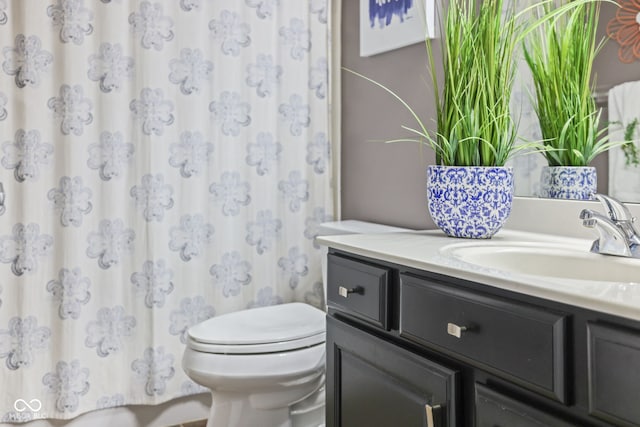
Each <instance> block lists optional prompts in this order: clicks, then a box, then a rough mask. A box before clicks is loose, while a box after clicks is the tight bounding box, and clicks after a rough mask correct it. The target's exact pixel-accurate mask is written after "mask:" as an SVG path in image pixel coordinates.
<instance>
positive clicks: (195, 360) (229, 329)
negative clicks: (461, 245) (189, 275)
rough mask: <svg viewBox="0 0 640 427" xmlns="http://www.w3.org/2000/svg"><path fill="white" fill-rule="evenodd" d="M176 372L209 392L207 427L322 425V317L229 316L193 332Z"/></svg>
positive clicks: (355, 228) (361, 225)
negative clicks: (209, 409) (209, 408)
mask: <svg viewBox="0 0 640 427" xmlns="http://www.w3.org/2000/svg"><path fill="white" fill-rule="evenodd" d="M401 230H403V229H400V228H396V227H387V226H382V225H379V224H372V223H366V222H361V221H337V222H333V223H325V224H323V225H322V227H321V229H320V232H321V234H322V235H327V234H353V233H357V232H390V231H401ZM324 258H326V256H324ZM323 274H324V273H323ZM325 277H326V276H325ZM325 289H326V286H325ZM182 367H183V369H184V371H185V373H186V374H187V375H188V376H189V377H190V378H191V379H192V380H193V381H195V382H196V383H198V384H200V385H202V386H204V387H206V388H208V389H209V390H210V391H211V394H212V405H211V411H210V414H209V419H208V421H207V427H253V426H261V427H263V426H264V427H272V426H273V427H276V426H277V427H285V426H287V427H312V426H313V427H317V426H322V425H324V372H325V312H324V311H322V310H318V309H317V308H314V307H312V306H311V305H308V304H303V303H297V302H293V303H286V304H280V305H275V306H268V307H260V308H254V309H250V310H242V311H236V312H233V313H228V314H224V315H221V316H217V317H213V318H211V319H208V320H205V321H204V322H201V323H199V324H197V325H194V326H192V327H191V328H189V330H188V338H187V346H186V349H185V352H184V355H183V358H182Z"/></svg>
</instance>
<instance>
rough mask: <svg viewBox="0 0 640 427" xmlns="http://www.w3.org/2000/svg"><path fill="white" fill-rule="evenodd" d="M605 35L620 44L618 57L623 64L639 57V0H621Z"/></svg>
mask: <svg viewBox="0 0 640 427" xmlns="http://www.w3.org/2000/svg"><path fill="white" fill-rule="evenodd" d="M619 4H620V7H619V8H618V10H617V12H616V16H615V18H613V19H612V20H611V21H609V24H608V25H607V35H608V36H609V37H611V38H612V39H614V40H615V41H617V42H618V43H619V44H620V47H619V48H618V57H619V58H620V61H622V62H624V63H625V64H630V63H632V62H634V61H635V60H637V59H640V0H621V1H620V2H619Z"/></svg>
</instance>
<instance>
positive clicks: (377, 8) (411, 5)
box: [360, 0, 435, 56]
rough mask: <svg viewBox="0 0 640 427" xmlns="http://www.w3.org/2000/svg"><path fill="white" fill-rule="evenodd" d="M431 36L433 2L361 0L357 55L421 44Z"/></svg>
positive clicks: (432, 28)
mask: <svg viewBox="0 0 640 427" xmlns="http://www.w3.org/2000/svg"><path fill="white" fill-rule="evenodd" d="M434 35H435V5H434V0H360V56H372V55H377V54H379V53H383V52H387V51H389V50H393V49H397V48H399V47H404V46H409V45H411V44H414V43H419V42H424V40H425V38H426V37H429V38H433V37H434Z"/></svg>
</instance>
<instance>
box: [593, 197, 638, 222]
mask: <svg viewBox="0 0 640 427" xmlns="http://www.w3.org/2000/svg"><path fill="white" fill-rule="evenodd" d="M595 197H596V199H597V200H598V201H599V202H600V203H601V204H602V206H603V207H604V209H605V210H606V212H607V215H608V216H609V218H611V220H612V221H614V222H618V221H630V222H634V221H635V220H636V219H635V217H634V216H633V215H632V214H631V211H629V208H627V207H626V206H625V205H624V204H623V203H622V202H620V201H619V200H616V199H614V198H613V197H610V196H605V195H604V194H599V193H596V194H595Z"/></svg>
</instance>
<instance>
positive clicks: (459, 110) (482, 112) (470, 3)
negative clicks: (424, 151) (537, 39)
mask: <svg viewBox="0 0 640 427" xmlns="http://www.w3.org/2000/svg"><path fill="white" fill-rule="evenodd" d="M552 1H553V0H543V1H542V2H540V3H536V4H535V5H532V6H529V7H527V8H525V9H524V10H522V11H520V12H516V10H515V3H516V2H511V1H508V2H504V1H503V0H485V1H482V2H480V3H481V4H480V5H478V3H477V2H476V1H475V0H450V1H449V5H448V8H447V12H446V16H445V18H444V25H443V29H442V30H443V32H442V34H441V39H442V44H443V45H442V57H441V59H442V64H443V76H442V80H443V85H442V88H440V87H439V84H438V76H437V75H436V64H435V62H436V59H435V57H434V54H433V49H432V45H431V43H432V41H431V40H430V39H427V40H426V42H425V46H426V53H427V60H428V68H429V71H430V72H431V78H432V83H433V88H434V93H435V103H436V115H437V117H436V126H437V131H435V132H434V131H430V130H429V128H428V127H427V126H426V125H425V123H424V122H423V121H422V120H421V118H420V116H419V115H418V114H417V113H416V111H415V110H414V109H413V108H412V107H411V106H410V105H409V104H407V103H406V102H405V101H404V100H403V99H402V98H401V97H400V96H399V95H398V94H397V93H395V92H394V91H393V90H391V89H389V88H388V87H387V86H385V85H383V84H381V83H379V82H377V81H375V80H373V79H370V78H368V77H366V76H364V75H362V74H360V73H357V72H355V71H353V70H349V69H345V70H346V71H348V72H350V73H353V74H355V75H357V76H359V77H362V78H364V79H366V80H368V81H370V82H371V83H373V84H375V85H377V86H379V87H380V88H382V89H384V90H385V91H387V92H388V93H389V94H391V95H392V96H393V97H394V98H396V99H397V100H398V101H399V102H400V103H401V104H402V105H403V106H404V107H405V108H407V110H408V111H409V112H410V113H411V115H412V116H413V118H414V119H415V121H416V124H417V126H414V127H411V126H402V128H403V129H405V130H407V131H409V132H410V133H411V134H413V135H414V136H415V137H409V138H401V139H396V140H392V141H387V142H418V143H421V144H428V145H429V146H430V147H431V148H432V149H433V150H434V152H435V156H436V164H439V165H445V166H504V164H505V163H506V161H507V160H508V159H509V158H511V157H512V156H513V155H514V154H516V153H518V152H520V151H522V150H527V151H530V150H531V148H532V147H533V146H535V147H538V148H540V146H539V145H537V144H520V145H516V144H515V143H516V139H517V123H515V122H514V121H513V119H512V117H511V110H510V105H509V104H510V100H511V93H512V89H513V82H514V76H515V69H516V59H517V57H516V49H517V47H518V46H520V45H521V44H522V42H523V40H524V38H525V37H526V36H527V35H528V34H529V33H531V32H532V31H533V30H534V29H536V28H538V27H541V26H542V25H543V24H544V23H546V22H553V21H554V20H555V19H557V18H558V17H559V16H561V15H562V14H565V13H567V12H568V11H570V10H572V9H574V8H575V7H576V6H577V5H578V4H583V3H586V2H589V1H593V0H575V1H573V2H570V3H568V4H564V5H561V6H559V7H555V8H550V7H549V8H547V10H546V12H545V14H544V15H542V16H533V15H532V14H531V12H532V11H533V10H535V8H537V7H539V6H540V5H548V4H550V3H552ZM503 12H504V13H503Z"/></svg>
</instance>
